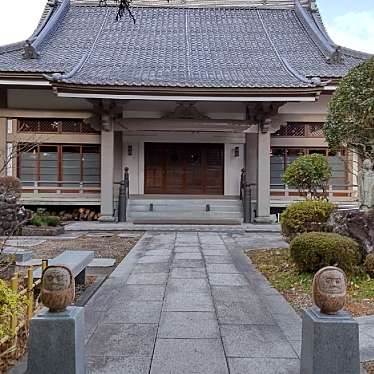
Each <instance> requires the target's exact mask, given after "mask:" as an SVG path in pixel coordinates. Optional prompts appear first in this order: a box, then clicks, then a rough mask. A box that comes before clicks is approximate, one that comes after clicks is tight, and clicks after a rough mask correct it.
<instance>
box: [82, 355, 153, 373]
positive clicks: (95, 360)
mask: <svg viewBox="0 0 374 374" xmlns="http://www.w3.org/2000/svg"><path fill="white" fill-rule="evenodd" d="M150 366H151V358H150V357H88V358H87V374H124V373H126V374H147V373H148V372H149V368H150Z"/></svg>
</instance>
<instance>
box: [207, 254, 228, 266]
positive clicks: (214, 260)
mask: <svg viewBox="0 0 374 374" xmlns="http://www.w3.org/2000/svg"><path fill="white" fill-rule="evenodd" d="M204 258H205V262H206V263H207V264H232V258H231V256H211V255H206V254H205V255H204Z"/></svg>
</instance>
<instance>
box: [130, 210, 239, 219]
mask: <svg viewBox="0 0 374 374" xmlns="http://www.w3.org/2000/svg"><path fill="white" fill-rule="evenodd" d="M128 215H129V217H130V218H142V217H149V218H152V217H154V218H156V217H181V218H220V217H222V218H242V213H241V212H205V211H204V212H191V211H189V212H186V211H181V212H178V211H175V212H165V211H163V212H159V211H153V212H133V211H130V212H129V214H128Z"/></svg>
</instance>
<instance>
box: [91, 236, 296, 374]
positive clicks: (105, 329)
mask: <svg viewBox="0 0 374 374" xmlns="http://www.w3.org/2000/svg"><path fill="white" fill-rule="evenodd" d="M251 237H252V239H251V240H252V245H253V246H255V247H256V246H257V247H259V246H261V247H264V246H267V245H274V244H276V243H277V244H279V245H285V244H284V242H283V241H282V240H281V239H280V236H279V235H278V234H273V235H272V234H267V235H266V238H265V237H261V235H257V236H256V235H254V234H252V235H251ZM241 245H242V246H243V247H244V246H247V247H249V246H252V245H251V243H250V240H249V237H247V238H243V236H240V235H237V236H235V234H230V233H209V232H200V233H197V232H183V233H182V232H177V233H166V232H164V233H161V232H160V233H156V232H153V233H146V234H145V235H144V237H143V239H142V240H141V241H140V242H139V243H138V244H137V246H136V247H135V249H134V250H133V251H132V252H131V253H130V254H129V255H128V256H127V258H126V259H125V261H123V262H122V263H121V264H120V265H119V266H118V267H117V269H116V270H115V271H114V272H113V273H112V275H111V277H110V278H109V279H108V280H107V281H106V282H105V284H104V285H103V287H102V288H101V289H100V290H99V291H98V293H97V294H96V295H95V296H94V297H93V298H92V299H91V300H90V301H89V303H88V305H87V306H86V324H87V337H86V341H87V356H88V363H89V373H95V374H96V373H97V374H99V373H100V374H106V373H108V374H109V373H111V374H115V373H126V374H148V373H150V374H200V373H201V374H228V373H231V374H252V373H253V374H259V373H274V374H286V373H287V374H296V373H297V374H298V373H299V359H298V358H299V357H298V354H299V349H300V340H299V339H300V319H299V317H298V316H297V315H296V313H295V312H294V311H293V309H292V308H291V307H290V306H289V305H288V304H287V302H285V300H284V299H283V298H282V297H281V296H280V295H279V294H278V293H277V292H276V291H275V290H274V289H272V288H271V287H269V285H268V284H267V283H266V281H265V280H264V278H263V277H262V275H261V274H259V273H258V272H256V271H255V270H254V268H253V267H251V266H249V265H248V261H247V259H246V258H245V256H244V254H243V252H242V251H241Z"/></svg>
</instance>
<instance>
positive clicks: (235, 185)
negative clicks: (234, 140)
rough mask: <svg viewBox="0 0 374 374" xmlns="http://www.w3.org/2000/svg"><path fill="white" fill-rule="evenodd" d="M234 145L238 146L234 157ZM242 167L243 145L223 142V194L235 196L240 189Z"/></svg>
mask: <svg viewBox="0 0 374 374" xmlns="http://www.w3.org/2000/svg"><path fill="white" fill-rule="evenodd" d="M235 147H239V157H235V155H234V151H235ZM243 167H244V145H243V144H230V143H226V144H225V195H226V196H237V195H238V194H239V191H240V174H241V170H242V169H243Z"/></svg>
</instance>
